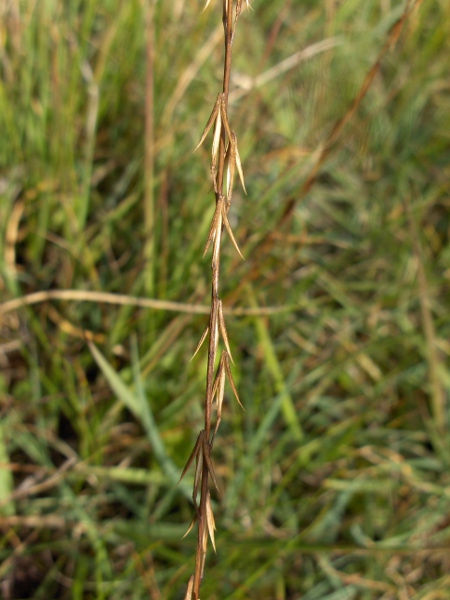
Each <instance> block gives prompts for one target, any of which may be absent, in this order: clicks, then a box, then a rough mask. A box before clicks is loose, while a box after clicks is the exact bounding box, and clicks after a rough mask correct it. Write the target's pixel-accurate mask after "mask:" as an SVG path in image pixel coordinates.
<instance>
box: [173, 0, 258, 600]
mask: <svg viewBox="0 0 450 600" xmlns="http://www.w3.org/2000/svg"><path fill="white" fill-rule="evenodd" d="M209 3H210V2H209V0H208V2H207V3H206V5H205V10H206V9H207V8H208V5H209ZM242 4H243V1H242V0H235V1H234V0H223V2H222V23H223V29H224V48H225V52H224V69H223V82H222V91H221V92H220V93H219V94H218V95H217V99H216V101H215V104H214V107H213V109H212V112H211V115H210V117H209V119H208V122H207V123H206V126H205V129H204V131H203V134H202V136H201V139H200V142H199V144H198V146H197V148H198V147H199V146H201V145H202V144H203V142H204V141H205V139H206V137H207V135H208V133H209V132H210V130H213V132H214V133H213V141H212V153H211V157H212V158H211V178H212V185H213V191H214V199H215V210H214V214H213V217H212V221H211V226H210V228H209V232H208V238H207V241H206V246H205V251H204V255H206V253H207V252H208V249H209V247H210V246H211V245H212V261H211V271H212V285H211V313H210V317H209V324H208V326H207V327H206V330H205V332H204V333H203V335H202V337H201V339H200V342H199V344H198V346H197V349H196V351H195V353H194V356H195V354H197V352H198V351H199V350H200V348H201V346H202V344H203V342H204V341H205V340H208V359H207V369H206V392H205V400H204V429H202V430H201V431H200V433H199V435H198V438H197V441H196V443H195V446H194V449H193V450H192V453H191V455H190V457H189V459H188V461H187V463H186V466H185V468H184V470H183V473H182V475H181V478H183V477H184V475H185V473H186V471H187V469H188V468H189V466H190V465H191V463H192V462H193V460H194V459H195V475H194V490H193V494H192V498H193V501H194V506H195V511H196V514H195V517H194V520H193V522H192V525H193V524H194V522H195V521H198V536H197V550H196V556H195V573H194V575H193V576H192V577H191V579H190V581H189V585H188V590H187V592H186V600H191V599H192V600H197V599H198V598H199V594H200V585H201V581H202V579H203V574H204V568H205V560H206V553H207V545H208V536H209V537H210V539H211V543H212V545H213V546H214V549H215V541H214V530H215V521H214V514H213V508H212V503H211V497H210V491H209V486H210V481H211V480H212V482H213V483H214V486H215V487H216V489H217V491H219V486H218V484H217V480H216V476H215V473H214V466H213V461H212V456H211V453H212V449H213V447H214V441H215V437H216V434H217V430H218V429H219V425H220V421H221V418H222V408H223V401H224V394H225V381H226V380H228V381H229V383H230V385H231V388H232V390H233V393H234V396H235V397H236V400H237V401H238V403H239V405H240V406H242V405H241V402H240V400H239V396H238V393H237V389H236V385H235V383H234V380H233V376H232V373H231V367H230V363H231V362H233V358H232V355H231V349H230V345H229V342H228V334H227V329H226V325H225V317H224V310H223V304H222V299H221V298H220V289H219V288H220V255H221V248H222V234H223V231H224V230H226V231H227V233H228V235H229V237H230V239H231V241H232V242H233V245H234V247H235V249H236V250H237V252H238V253H239V255H240V256H241V258H243V256H242V254H241V251H240V250H239V247H238V244H237V242H236V239H235V237H234V234H233V231H232V229H231V225H230V222H229V220H228V212H229V210H230V208H231V202H232V198H233V185H234V179H235V173H236V171H237V172H238V174H239V178H240V181H241V183H242V187H243V188H244V190H245V184H244V175H243V171H242V164H241V159H240V156H239V150H238V144H237V136H236V133H235V132H234V131H233V130H232V129H231V126H230V123H229V120H228V96H229V92H230V75H231V60H232V49H233V41H234V36H235V33H236V27H237V23H238V20H239V17H240V14H241V10H242ZM247 7H248V2H247ZM220 339H221V340H222V343H223V345H224V346H225V348H224V349H223V350H222V354H221V357H220V360H219V363H218V366H217V370H216V362H217V361H216V359H217V353H218V348H219V341H220ZM214 372H215V373H214ZM214 401H215V403H216V415H215V425H214V421H213V403H214ZM213 425H214V426H213ZM199 492H200V500H199V502H197V497H198V494H199Z"/></svg>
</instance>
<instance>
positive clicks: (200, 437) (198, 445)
mask: <svg viewBox="0 0 450 600" xmlns="http://www.w3.org/2000/svg"><path fill="white" fill-rule="evenodd" d="M203 435H204V431H203V430H202V431H200V433H199V435H198V438H197V441H196V442H195V446H194V448H193V450H192V452H191V454H190V455H189V458H188V460H187V463H186V465H185V467H184V469H183V472H182V473H181V475H180V479H179V480H178V483H180V481H181V480H182V479H183V477H184V476H185V475H186V472H187V470H188V469H189V467H190V466H191V464H192V461H193V460H194V458H196V456H197V454H198V453H199V450H200V448H201V445H202V442H203Z"/></svg>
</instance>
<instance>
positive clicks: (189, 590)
mask: <svg viewBox="0 0 450 600" xmlns="http://www.w3.org/2000/svg"><path fill="white" fill-rule="evenodd" d="M193 591H194V576H193V575H192V576H191V577H190V578H189V583H188V587H187V590H186V595H185V597H184V600H192V592H193Z"/></svg>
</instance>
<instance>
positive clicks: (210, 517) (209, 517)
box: [206, 492, 217, 554]
mask: <svg viewBox="0 0 450 600" xmlns="http://www.w3.org/2000/svg"><path fill="white" fill-rule="evenodd" d="M206 523H207V525H208V533H209V537H210V538H211V543H212V545H213V548H214V552H215V553H216V554H217V550H216V542H215V540H214V531H215V529H216V523H215V521H214V513H213V509H212V504H211V496H210V495H209V492H208V496H207V497H206Z"/></svg>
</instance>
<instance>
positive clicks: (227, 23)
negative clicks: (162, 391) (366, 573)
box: [193, 0, 233, 600]
mask: <svg viewBox="0 0 450 600" xmlns="http://www.w3.org/2000/svg"><path fill="white" fill-rule="evenodd" d="M223 23H224V32H225V36H224V37H225V60H224V72H223V86H222V90H223V103H224V106H225V112H226V111H227V108H228V94H229V89H230V74H231V58H232V44H233V0H224V1H223ZM229 143H231V140H229ZM225 157H226V131H225V126H224V124H223V123H222V130H221V133H220V146H219V165H218V172H217V180H216V181H217V187H216V190H217V191H216V205H217V204H218V202H219V201H220V200H222V199H223V180H224V171H225ZM222 229H223V224H222V227H219V228H218V229H217V230H216V234H215V235H216V238H215V240H214V247H215V248H216V247H217V248H219V251H218V252H215V251H213V260H212V265H211V269H212V284H211V314H210V320H209V347H208V365H207V371H206V394H205V439H206V440H207V452H209V451H210V450H211V449H212V445H213V439H211V412H212V401H213V386H214V368H215V363H216V357H217V346H218V336H219V327H218V320H219V316H218V310H219V275H220V242H221V239H220V238H221V234H222ZM208 488H209V467H208V464H207V461H206V460H204V461H203V470H202V482H201V499H200V507H199V514H198V520H199V522H198V537H197V551H196V558H195V573H194V585H193V598H194V600H198V598H199V594H200V585H201V579H202V577H203V568H204V563H205V556H206V539H207V522H206V519H207V516H206V515H207V502H208Z"/></svg>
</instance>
